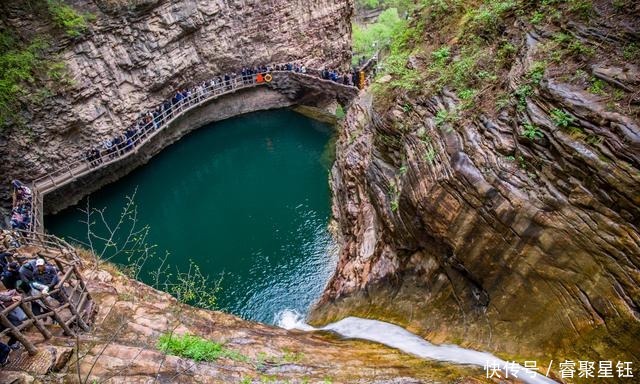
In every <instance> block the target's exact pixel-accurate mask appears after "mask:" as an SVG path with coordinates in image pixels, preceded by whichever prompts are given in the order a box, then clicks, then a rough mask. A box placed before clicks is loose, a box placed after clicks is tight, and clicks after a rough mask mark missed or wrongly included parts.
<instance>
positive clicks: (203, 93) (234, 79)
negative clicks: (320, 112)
mask: <svg viewBox="0 0 640 384" xmlns="http://www.w3.org/2000/svg"><path fill="white" fill-rule="evenodd" d="M272 70H276V71H292V72H296V73H302V74H306V73H307V72H308V70H307V68H306V67H305V66H304V65H303V64H302V63H298V62H294V63H286V64H276V65H275V66H273V67H271V66H267V65H257V66H252V67H247V66H244V67H242V69H241V71H240V72H239V74H238V73H235V72H227V73H225V74H224V75H222V76H217V77H214V78H212V79H210V80H205V81H203V82H201V83H199V84H196V85H194V86H192V87H190V88H183V89H181V90H178V91H177V92H176V93H174V95H173V96H172V97H171V98H169V99H167V100H165V101H164V102H162V103H161V104H159V105H158V106H157V107H156V108H155V109H153V110H150V111H148V112H143V113H141V114H140V115H139V117H138V118H137V119H136V121H135V123H134V124H132V125H131V126H130V127H129V128H128V129H127V130H125V131H123V132H121V133H120V134H119V135H117V136H115V137H113V138H111V139H107V140H104V141H103V142H102V149H103V151H104V153H101V151H100V150H98V149H95V150H90V151H87V152H85V154H84V156H81V157H80V158H79V160H84V161H85V162H86V163H88V164H89V165H90V166H92V167H96V166H98V165H99V164H100V163H102V158H103V156H109V158H111V159H114V158H116V157H118V156H120V155H123V154H125V153H126V152H128V151H129V150H131V149H132V148H134V147H135V146H137V145H139V144H140V143H141V142H142V140H143V139H144V138H145V137H147V135H148V134H149V132H151V131H154V130H157V129H159V128H160V127H161V126H163V125H165V124H166V123H167V122H168V120H170V119H171V118H173V117H175V116H176V114H179V113H181V112H182V111H183V110H185V109H186V108H189V107H191V106H192V105H194V104H196V103H200V102H202V101H204V100H205V99H206V98H207V97H208V96H209V95H210V94H214V95H216V94H220V93H222V92H224V91H230V90H232V89H236V88H238V87H239V86H241V85H251V84H253V83H254V82H255V83H264V82H266V81H265V78H264V75H265V74H266V73H268V72H271V71H272ZM314 74H315V75H316V76H320V77H321V78H323V79H326V80H331V81H334V82H336V83H339V84H342V85H347V86H353V85H355V84H357V73H356V72H354V73H353V74H349V73H344V74H342V75H341V74H339V73H338V71H336V70H330V69H327V68H325V69H323V70H322V71H315V72H314ZM261 80H262V81H261ZM15 216H16V219H20V218H22V216H21V212H18V213H16V215H15ZM15 222H16V223H17V225H19V227H21V228H22V227H25V226H28V225H29V222H28V219H27V223H23V222H22V220H16V221H15Z"/></svg>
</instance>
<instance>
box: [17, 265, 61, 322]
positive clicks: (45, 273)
mask: <svg viewBox="0 0 640 384" xmlns="http://www.w3.org/2000/svg"><path fill="white" fill-rule="evenodd" d="M19 273H20V280H22V282H23V283H24V284H26V285H27V287H28V288H27V290H28V294H29V295H31V296H37V295H39V294H41V293H42V294H43V295H45V296H48V295H49V291H50V290H51V289H53V288H54V287H55V286H56V284H58V282H60V279H59V278H58V270H57V269H56V268H55V267H54V266H52V265H48V264H46V263H45V261H44V259H42V258H39V259H36V260H30V261H28V262H26V263H25V264H23V265H22V267H20V270H19ZM51 297H52V298H54V299H55V300H57V301H58V302H59V303H61V304H62V303H64V302H65V299H64V297H63V296H62V294H60V292H56V293H54V294H52V295H51ZM39 301H40V300H38V301H32V302H31V305H32V307H31V308H32V310H33V313H34V315H36V316H38V315H40V314H42V313H44V312H46V311H45V310H44V309H43V306H44V307H47V302H46V299H44V298H43V299H42V302H39Z"/></svg>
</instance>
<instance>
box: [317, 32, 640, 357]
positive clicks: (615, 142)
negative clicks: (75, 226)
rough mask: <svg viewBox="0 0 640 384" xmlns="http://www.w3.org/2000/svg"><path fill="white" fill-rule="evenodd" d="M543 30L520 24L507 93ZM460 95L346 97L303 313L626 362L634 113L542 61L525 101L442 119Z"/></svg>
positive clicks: (606, 75)
mask: <svg viewBox="0 0 640 384" xmlns="http://www.w3.org/2000/svg"><path fill="white" fill-rule="evenodd" d="M549 38H550V36H549V35H547V36H541V35H539V34H537V33H535V32H525V33H522V32H521V39H522V40H521V43H522V50H521V51H520V53H519V55H518V58H517V61H516V62H515V63H513V66H512V69H511V72H510V75H509V79H508V82H509V87H510V89H512V90H515V89H516V88H517V87H518V86H519V85H520V84H521V83H522V81H523V79H522V78H523V76H524V74H527V73H530V72H529V71H530V70H531V66H532V64H533V62H534V58H535V57H536V54H537V53H538V49H539V47H540V45H541V44H542V43H543V42H545V41H548V39H549ZM600 61H601V63H600V64H595V65H594V66H593V67H592V68H593V74H594V76H596V77H599V78H601V79H604V80H605V81H607V82H611V83H613V84H616V83H617V82H620V83H621V84H622V86H624V87H626V88H629V89H632V90H633V91H634V92H637V91H638V83H637V67H636V65H635V64H634V63H628V64H626V65H625V66H617V65H612V64H607V63H606V59H605V58H600ZM387 81H388V79H387ZM632 102H633V100H632V101H631V103H632ZM460 103H461V100H459V98H458V97H457V96H456V94H455V93H454V92H451V91H449V90H448V89H447V88H446V87H445V88H444V89H443V90H442V91H441V92H437V93H433V94H426V93H420V92H417V95H412V96H411V97H404V98H400V99H399V100H396V101H395V102H394V103H393V104H391V105H390V106H388V105H387V106H383V107H380V106H376V107H373V106H372V102H371V100H370V99H367V98H363V99H362V100H361V101H360V104H358V105H355V106H353V107H352V108H351V109H350V111H349V113H348V116H347V119H346V121H345V122H344V124H343V125H342V130H341V131H340V137H339V139H338V143H337V160H336V163H335V165H334V167H333V169H332V173H331V186H332V189H333V192H334V200H333V215H334V218H335V220H336V223H337V228H338V230H337V235H338V238H339V241H340V244H341V257H340V261H339V264H338V268H337V270H336V273H335V275H334V276H333V278H332V279H331V281H330V283H329V285H328V288H327V290H326V291H325V294H324V297H323V300H322V302H321V304H320V305H319V306H318V307H317V308H316V310H315V311H314V313H313V314H312V319H313V322H314V323H315V324H324V323H327V322H331V321H334V320H335V319H339V318H342V317H344V316H347V315H355V316H361V317H371V318H376V319H381V320H388V321H391V322H394V323H396V324H400V325H404V326H406V327H408V329H409V330H411V331H414V332H416V333H418V334H420V335H422V336H425V337H426V338H428V339H429V340H431V341H434V342H456V343H460V344H463V345H466V346H472V347H475V348H481V349H488V350H492V351H495V352H496V353H498V354H499V355H500V354H501V355H502V356H536V357H538V358H542V359H550V358H552V357H554V358H560V359H562V361H564V359H571V358H574V359H577V358H583V359H584V358H591V359H592V360H596V361H598V360H614V359H620V360H624V359H627V360H635V361H637V359H638V358H639V357H640V343H638V341H637V338H636V337H634V336H631V335H634V334H638V333H639V332H640V290H639V288H638V286H639V283H640V273H639V270H640V234H639V231H638V227H639V225H640V125H639V122H638V119H637V115H636V114H635V113H633V112H632V111H633V109H632V108H631V107H629V109H622V110H620V109H618V110H612V109H611V108H609V107H608V104H607V98H605V97H602V96H598V95H594V94H593V93H590V92H586V91H585V90H584V89H583V88H580V87H576V86H575V85H574V84H572V83H571V82H569V81H567V80H566V78H563V77H561V76H554V72H553V71H552V70H551V69H550V70H547V71H546V73H545V74H544V76H543V78H542V80H541V81H540V84H539V86H538V87H537V88H536V91H535V92H534V93H532V94H531V95H529V96H528V97H526V100H524V105H523V106H522V107H521V108H517V109H516V108H513V109H506V110H502V111H500V112H499V113H492V112H490V111H486V110H482V109H480V111H479V112H478V113H476V114H473V115H472V117H470V118H462V119H460V120H458V121H454V122H452V121H444V122H443V121H442V119H439V118H438V113H439V112H440V111H443V110H444V111H448V112H450V113H451V114H453V113H455V111H456V108H457V106H458V105H459V104H460ZM555 110H560V111H562V112H563V113H565V114H566V115H567V116H569V117H568V119H570V121H571V126H573V127H574V129H567V128H562V127H559V126H558V124H557V122H556V121H555V120H554V119H557V116H554V113H557V112H554V111H555ZM625 111H627V112H625ZM523 122H525V123H526V122H531V123H532V124H535V126H536V127H538V129H539V130H540V135H537V136H536V137H534V138H528V137H525V136H524V135H523V133H522V132H523Z"/></svg>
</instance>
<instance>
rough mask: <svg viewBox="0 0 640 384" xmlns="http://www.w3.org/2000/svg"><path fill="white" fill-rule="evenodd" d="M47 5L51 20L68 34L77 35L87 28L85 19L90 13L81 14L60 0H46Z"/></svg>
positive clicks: (89, 17)
mask: <svg viewBox="0 0 640 384" xmlns="http://www.w3.org/2000/svg"><path fill="white" fill-rule="evenodd" d="M47 7H48V10H49V13H50V14H51V17H52V19H53V22H54V23H55V24H56V26H58V27H59V28H62V29H63V30H64V31H65V33H66V34H67V35H68V36H71V37H77V36H80V35H82V33H84V32H85V31H86V30H87V27H88V24H87V21H88V20H89V19H91V18H92V15H88V14H87V15H83V14H80V13H79V12H77V11H76V10H75V9H73V8H71V7H70V6H68V5H67V4H65V3H63V2H62V1H61V0H47Z"/></svg>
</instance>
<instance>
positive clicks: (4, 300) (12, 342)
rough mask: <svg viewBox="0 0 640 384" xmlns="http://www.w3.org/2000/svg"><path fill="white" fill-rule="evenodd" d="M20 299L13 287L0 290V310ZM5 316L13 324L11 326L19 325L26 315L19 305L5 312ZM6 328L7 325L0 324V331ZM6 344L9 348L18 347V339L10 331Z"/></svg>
mask: <svg viewBox="0 0 640 384" xmlns="http://www.w3.org/2000/svg"><path fill="white" fill-rule="evenodd" d="M20 300H22V296H20V294H19V293H18V292H16V290H15V289H12V290H8V291H4V292H0V310H4V309H6V308H8V307H9V306H11V305H12V304H14V303H17V302H18V301H20ZM5 316H6V318H7V320H9V322H10V323H11V324H13V326H15V327H18V326H20V324H22V322H23V321H24V320H26V319H27V315H26V314H25V313H24V311H23V310H22V308H20V307H16V308H14V309H13V310H11V312H9V313H7V314H6V315H5ZM6 328H7V327H6V326H5V325H3V324H0V331H4V330H5V329H6ZM8 344H9V348H11V349H18V348H20V344H19V343H18V339H16V338H15V336H14V335H13V334H12V333H10V334H9V341H8Z"/></svg>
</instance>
